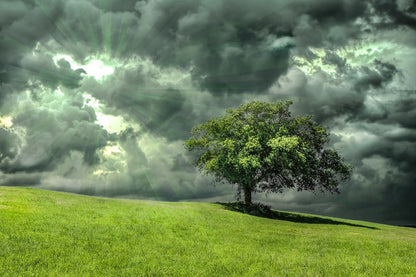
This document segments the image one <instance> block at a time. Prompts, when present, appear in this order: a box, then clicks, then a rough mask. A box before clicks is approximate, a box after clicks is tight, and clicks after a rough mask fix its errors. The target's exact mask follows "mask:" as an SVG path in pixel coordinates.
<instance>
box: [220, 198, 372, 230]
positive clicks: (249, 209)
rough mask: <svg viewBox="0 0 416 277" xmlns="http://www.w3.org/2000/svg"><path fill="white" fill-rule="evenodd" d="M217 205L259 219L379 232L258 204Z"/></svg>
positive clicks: (233, 203)
mask: <svg viewBox="0 0 416 277" xmlns="http://www.w3.org/2000/svg"><path fill="white" fill-rule="evenodd" d="M217 204H220V205H222V206H223V207H224V208H225V209H227V210H230V211H234V212H240V213H244V214H249V215H253V216H258V217H265V218H270V219H279V220H286V221H291V222H298V223H309V224H332V225H347V226H353V227H361V228H368V229H373V230H379V229H378V228H376V227H371V226H365V225H360V224H354V223H349V222H344V221H338V220H334V219H329V218H322V217H318V216H313V215H301V214H295V213H290V212H282V211H275V210H272V209H270V207H269V206H266V205H263V204H260V203H256V204H251V205H246V204H244V203H243V202H231V203H222V202H217Z"/></svg>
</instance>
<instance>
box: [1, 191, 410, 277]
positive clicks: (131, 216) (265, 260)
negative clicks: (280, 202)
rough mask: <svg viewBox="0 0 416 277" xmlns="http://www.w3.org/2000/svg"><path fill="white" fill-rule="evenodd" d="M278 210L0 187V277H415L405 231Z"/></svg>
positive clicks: (408, 230)
mask: <svg viewBox="0 0 416 277" xmlns="http://www.w3.org/2000/svg"><path fill="white" fill-rule="evenodd" d="M280 214H281V216H282V218H283V219H284V220H279V219H267V218H261V217H255V216H251V215H247V214H242V213H238V212H234V211H230V210H227V209H226V207H225V206H223V205H220V204H209V203H167V202H152V201H133V200H116V199H104V198H95V197H88V196H80V195H73V194H67V193H58V192H50V191H43V190H36V189H25V188H10V187H0V276H16V275H18V276H45V275H55V276H56V275H59V276H62V275H64V276H65V275H66V276H109V275H113V276H285V275H290V276H293V275H295V276H297V275H298V276H317V275H318V276H319V275H323V276H360V275H362V276H364V275H365V276H383V275H389V276H397V275H405V274H409V275H412V274H416V229H414V228H405V227H395V226H388V225H381V224H375V223H369V222H360V221H350V220H341V219H334V218H332V219H331V218H322V217H313V216H308V215H302V214H291V213H280ZM413 276H414V275H413Z"/></svg>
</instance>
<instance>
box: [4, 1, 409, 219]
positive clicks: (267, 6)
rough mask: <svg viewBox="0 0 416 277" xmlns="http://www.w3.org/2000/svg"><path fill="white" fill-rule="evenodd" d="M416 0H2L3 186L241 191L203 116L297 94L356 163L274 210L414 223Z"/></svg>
mask: <svg viewBox="0 0 416 277" xmlns="http://www.w3.org/2000/svg"><path fill="white" fill-rule="evenodd" d="M415 57H416V2H415V1H414V0H396V1H394V0H369V1H361V0H315V1H312V0H290V1H289V0H257V1H251V0H180V1H178V0H147V1H136V0H124V1H116V0H0V185H4V186H26V187H36V188H42V189H50V190H57V191H66V192H73V193H80V194H87V195H94V196H105V197H119V198H132V199H153V200H163V201H205V202H215V201H233V200H234V199H235V192H236V187H232V186H231V185H228V184H216V183H214V180H213V179H212V178H211V177H210V176H204V175H203V174H201V172H199V171H198V170H197V169H196V168H195V167H194V166H193V165H192V155H191V154H190V153H187V151H186V150H185V149H184V142H185V141H186V140H187V139H188V138H189V137H190V130H191V128H192V127H193V126H195V125H197V124H200V123H203V122H205V121H206V120H208V119H210V118H213V117H218V116H221V115H223V114H224V113H225V109H228V108H231V109H232V108H236V107H238V106H239V105H240V104H244V103H247V102H249V101H253V100H259V101H268V102H272V101H277V100H288V99H291V100H293V101H294V104H293V105H292V106H291V111H292V113H293V114H294V115H304V114H310V115H313V118H314V120H315V121H317V122H318V123H319V124H321V125H322V126H325V127H326V128H327V130H328V131H329V132H330V133H331V141H330V143H329V144H328V145H327V147H330V148H334V149H336V150H337V151H338V152H339V153H340V154H341V155H342V156H343V157H344V158H345V162H346V163H348V164H351V165H353V166H354V170H353V174H352V178H351V180H349V181H347V182H344V183H342V184H340V191H341V193H340V194H334V195H332V194H329V193H319V192H317V193H313V192H297V191H292V190H288V191H285V192H284V193H282V194H269V195H263V194H257V195H255V196H254V200H255V201H261V202H263V203H266V204H269V205H271V206H272V207H273V208H275V209H281V210H288V211H298V212H307V213H313V214H320V215H328V216H336V217H343V218H350V219H361V220H369V221H375V222H381V223H388V224H401V225H416V170H415V166H416V78H415V71H416V58H415Z"/></svg>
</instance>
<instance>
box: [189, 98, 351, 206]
mask: <svg viewBox="0 0 416 277" xmlns="http://www.w3.org/2000/svg"><path fill="white" fill-rule="evenodd" d="M291 104H292V101H286V102H281V101H278V102H274V103H266V102H258V101H255V102H250V103H247V104H245V105H240V106H239V107H238V108H237V109H234V110H231V109H229V110H226V114H225V115H224V116H221V117H219V118H215V119H210V120H208V121H207V122H206V123H203V124H200V125H198V126H195V127H194V128H193V129H192V131H191V134H192V137H191V138H190V139H189V140H187V141H186V142H185V148H186V149H188V150H190V151H193V152H194V153H196V159H195V164H196V166H198V167H199V169H200V170H202V171H203V172H204V173H205V174H212V175H213V176H214V177H215V180H216V181H223V182H224V181H225V182H228V183H230V184H235V185H237V189H238V195H240V193H241V191H243V192H244V200H245V203H246V204H251V196H252V193H254V192H267V193H270V192H283V190H284V189H287V188H296V189H297V190H298V191H302V190H311V191H315V190H316V189H318V190H320V191H322V192H324V191H325V190H326V191H329V192H331V193H334V192H337V193H339V190H338V184H339V182H340V181H343V180H346V179H348V178H349V177H350V175H351V169H352V167H351V166H349V165H347V164H344V162H343V158H342V157H341V156H340V155H339V154H338V153H337V152H336V151H335V150H333V149H327V148H324V145H325V144H326V143H327V142H328V141H329V133H328V132H327V131H326V130H325V128H323V127H321V126H319V125H318V124H317V123H316V122H314V121H313V120H312V116H302V117H300V116H297V117H293V116H292V115H291V113H290V111H289V106H290V105H291Z"/></svg>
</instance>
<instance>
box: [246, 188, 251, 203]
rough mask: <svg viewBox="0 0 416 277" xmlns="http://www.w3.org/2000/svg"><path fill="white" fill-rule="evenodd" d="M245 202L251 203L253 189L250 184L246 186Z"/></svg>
mask: <svg viewBox="0 0 416 277" xmlns="http://www.w3.org/2000/svg"><path fill="white" fill-rule="evenodd" d="M244 203H246V204H251V189H250V187H249V186H244Z"/></svg>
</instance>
